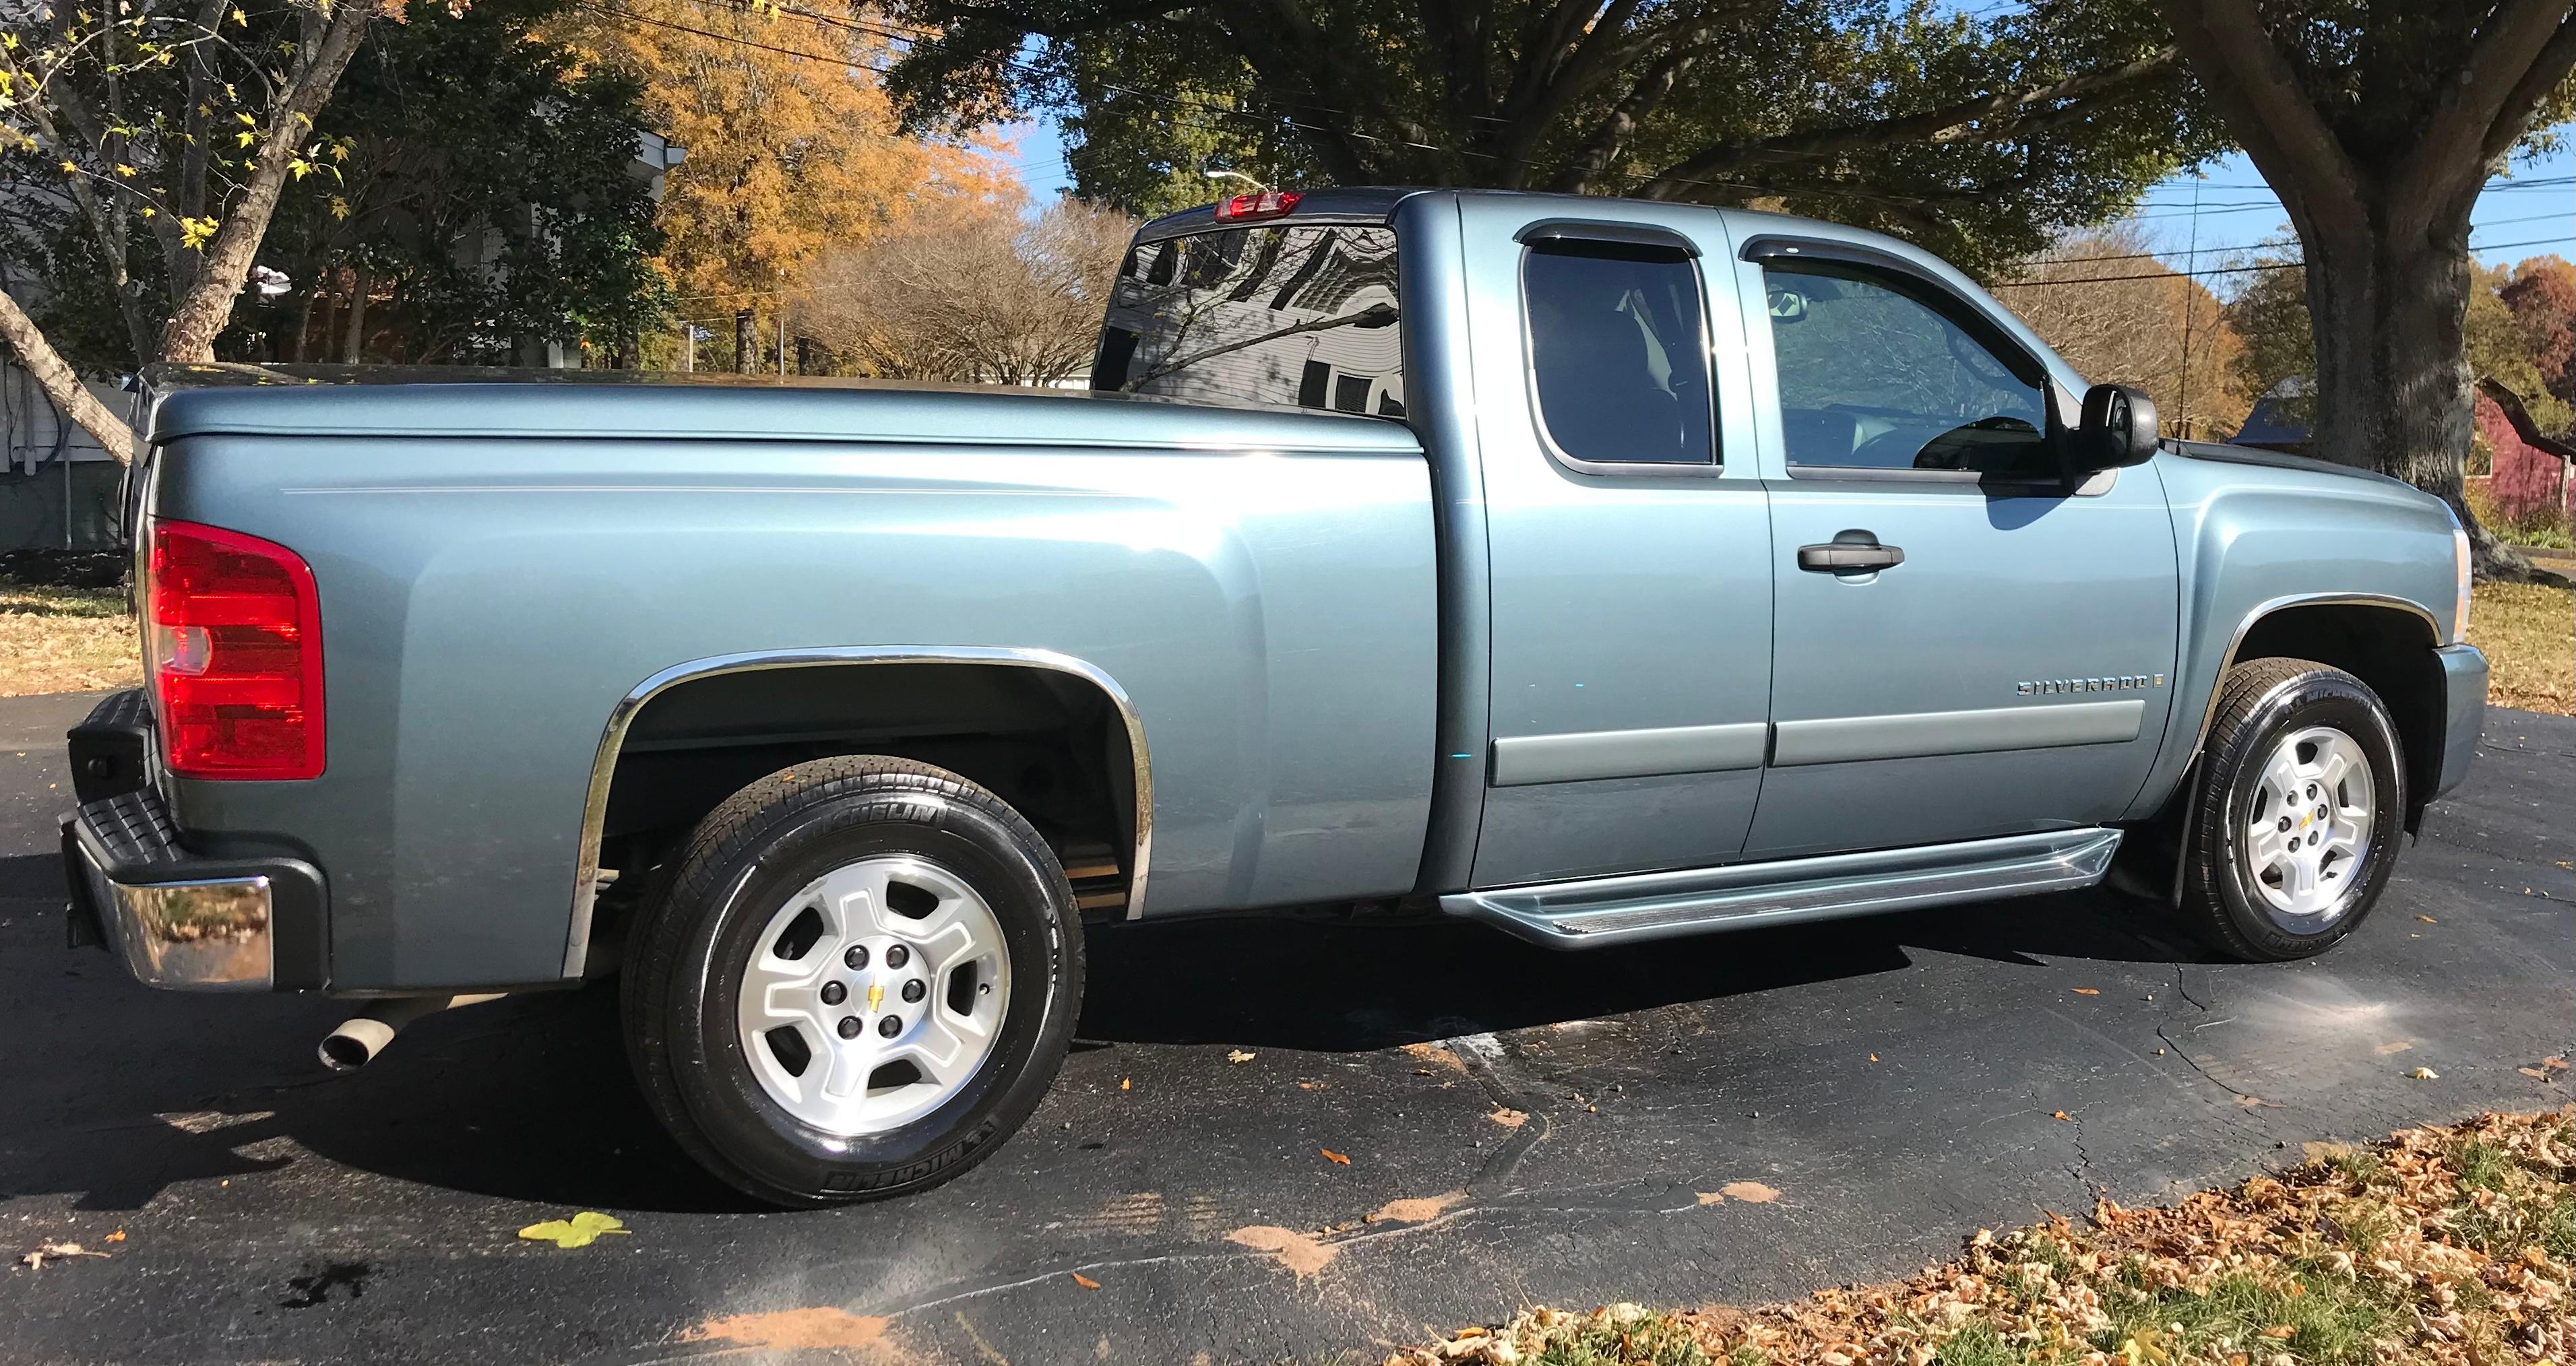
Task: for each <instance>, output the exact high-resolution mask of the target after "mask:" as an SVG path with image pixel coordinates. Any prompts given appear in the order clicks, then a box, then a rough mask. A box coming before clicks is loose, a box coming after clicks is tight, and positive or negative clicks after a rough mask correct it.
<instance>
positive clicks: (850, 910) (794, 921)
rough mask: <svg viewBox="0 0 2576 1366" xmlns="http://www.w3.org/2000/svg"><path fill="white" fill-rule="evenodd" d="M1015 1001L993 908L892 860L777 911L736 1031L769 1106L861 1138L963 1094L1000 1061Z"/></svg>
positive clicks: (809, 890) (866, 863) (968, 890)
mask: <svg viewBox="0 0 2576 1366" xmlns="http://www.w3.org/2000/svg"><path fill="white" fill-rule="evenodd" d="M1010 999H1011V959H1010V954H1009V952H1008V950H1007V949H1006V948H1005V946H1004V944H1003V942H1002V924H1001V921H1000V920H998V919H996V918H995V916H994V915H993V908H992V907H991V906H990V905H987V904H986V903H985V901H984V898H983V897H982V896H981V895H980V894H978V893H977V892H976V891H975V889H974V888H973V887H972V886H970V885H968V884H967V882H966V880H965V879H964V878H961V877H959V876H957V875H956V874H954V873H952V872H950V871H948V870H947V869H945V868H943V867H941V866H939V865H938V864H936V863H932V862H930V861H929V860H927V859H921V858H916V857H913V856H911V855H902V854H887V855H877V856H874V857H870V858H863V859H859V860H857V861H855V862H852V863H846V864H843V865H841V866H840V867H838V868H835V869H833V870H832V871H830V872H828V873H825V874H824V875H823V876H821V877H818V878H816V879H814V880H813V881H812V882H810V883H807V884H806V885H805V887H804V889H803V890H801V891H799V892H797V893H796V894H795V895H794V896H791V897H789V898H788V899H787V901H786V903H785V904H784V905H782V906H780V907H779V909H778V911H777V913H776V914H774V915H772V916H771V917H770V918H769V923H768V925H766V926H764V927H763V928H762V930H761V932H760V937H759V938H758V939H757V940H755V941H753V944H752V950H751V960H750V961H749V962H748V963H746V964H744V966H743V973H742V991H741V993H740V995H739V997H738V998H737V999H736V1001H735V1005H734V1018H735V1024H736V1027H737V1029H738V1030H739V1031H740V1033H741V1038H742V1049H743V1053H744V1055H745V1056H746V1057H748V1058H749V1059H750V1060H751V1068H752V1073H753V1075H755V1076H757V1077H758V1078H759V1079H760V1085H761V1089H762V1090H764V1091H767V1092H768V1093H769V1097H770V1099H772V1100H775V1101H777V1102H778V1103H779V1104H780V1105H782V1106H784V1107H786V1109H787V1112H788V1113H789V1114H792V1115H794V1116H795V1117H796V1118H798V1119H799V1120H802V1121H804V1122H805V1123H807V1124H810V1125H812V1126H814V1127H815V1128H817V1129H821V1130H823V1131H824V1132H826V1133H830V1134H837V1135H841V1136H843V1137H850V1138H856V1137H861V1136H863V1135H867V1134H876V1133H883V1132H885V1131H887V1130H889V1129H893V1128H897V1127H899V1126H901V1125H904V1124H908V1123H910V1122H912V1121H913V1120H916V1119H919V1118H920V1117H922V1116H923V1115H925V1114H928V1113H930V1112H931V1111H932V1110H934V1109H937V1108H938V1107H939V1106H940V1105H941V1104H942V1103H943V1102H945V1101H946V1100H948V1099H949V1098H950V1097H951V1096H954V1095H956V1094H957V1093H958V1091H959V1090H960V1089H961V1088H963V1087H964V1086H965V1085H966V1083H967V1082H968V1081H969V1080H970V1079H972V1078H973V1077H974V1075H975V1073H976V1072H977V1071H978V1070H980V1069H981V1068H982V1067H983V1065H984V1062H985V1060H986V1059H987V1058H990V1057H991V1056H992V1054H993V1045H994V1043H995V1041H996V1040H997V1039H998V1038H999V1037H1000V1035H1001V1025H1002V1017H1003V1015H1004V1013H1005V1012H1006V1011H1007V1010H1008V1008H1009V1006H1010Z"/></svg>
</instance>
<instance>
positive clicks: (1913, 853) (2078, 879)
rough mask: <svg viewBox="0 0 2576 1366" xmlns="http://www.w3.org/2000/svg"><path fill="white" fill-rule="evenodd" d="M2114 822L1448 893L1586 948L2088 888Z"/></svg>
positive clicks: (1503, 919) (1452, 904)
mask: <svg viewBox="0 0 2576 1366" xmlns="http://www.w3.org/2000/svg"><path fill="white" fill-rule="evenodd" d="M2119 847H2120V832H2119V831H2117V830H2103V829H2092V828H2087V829H2081V830H2053V831H2049V832H2047V833H2045V834H2038V835H2007V836H2005V837H2003V838H2001V839H1987V840H1969V841H1966V842H1963V843H1959V844H1934V845H1926V846H1922V847H1919V848H1913V849H1879V850H1873V851H1871V852H1869V853H1865V854H1828V855H1825V856H1823V857H1820V858H1800V859H1778V860H1774V861H1771V862H1767V863H1737V864H1730V865H1727V866H1725V867H1721V868H1683V869H1676V870H1674V871H1671V872H1663V873H1629V874H1623V875H1621V876H1618V877H1595V878H1583V879H1579V880H1576V881H1570V882H1541V883H1534V884H1531V885H1529V886H1524V887H1496V888H1490V889H1487V890H1485V891H1477V892H1453V893H1451V894H1449V895H1447V896H1444V897H1442V898H1440V909H1442V910H1444V911H1447V912H1448V913H1449V914H1451V915H1458V916H1465V917H1467V918H1468V919H1470V920H1482V921H1484V922H1486V923H1487V924H1490V925H1493V926H1495V927H1497V928H1499V929H1503V930H1508V931H1510V932H1511V933H1513V934H1516V935H1519V936H1520V937H1521V938H1523V939H1526V940H1529V941H1530V942H1532V943H1534V944H1544V945H1546V946H1548V947H1549V948H1555V949H1588V948H1594V947H1597V946H1599V945H1602V944H1624V943H1630V942H1633V941H1636V940H1640V939H1664V938H1669V937H1671V936H1674V935H1683V934H1699V933H1702V932H1705V931H1709V930H1732V929H1740V928H1743V927H1745V926H1748V925H1780V924H1787V923H1790V922H1793V921H1800V920H1825V919H1830V918H1833V917H1837V916H1848V915H1868V914H1872V913H1875V912H1879V911H1901V910H1911V909H1913V908H1915V907H1918V906H1942V905H1947V904H1949V903H1951V902H1957V901H1983V900H1988V899H1991V898H1995V897H2006V896H2026V895H2029V894H2030V893H2033V892H2059V891H2068V890H2072V889H2074V888H2078V887H2090V886H2092V885H2093V884H2094V883H2097V882H2100V881H2101V880H2102V875H2103V874H2104V873H2106V872H2108V871H2110V868H2111V855H2112V853H2113V852H2114V851H2115V850H2117V849H2118V848H2119Z"/></svg>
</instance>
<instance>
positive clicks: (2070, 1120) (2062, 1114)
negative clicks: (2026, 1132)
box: [2049, 1110, 2075, 1124]
mask: <svg viewBox="0 0 2576 1366" xmlns="http://www.w3.org/2000/svg"><path fill="white" fill-rule="evenodd" d="M2049 1118H2050V1119H2062V1120H2065V1121H2066V1122H2067V1123H2069V1124H2072V1123H2074V1122H2075V1116H2073V1115H2070V1114H2068V1113H2066V1112H2065V1111H2064V1110H2058V1111H2055V1112H2053V1113H2051V1114H2050V1115H2049Z"/></svg>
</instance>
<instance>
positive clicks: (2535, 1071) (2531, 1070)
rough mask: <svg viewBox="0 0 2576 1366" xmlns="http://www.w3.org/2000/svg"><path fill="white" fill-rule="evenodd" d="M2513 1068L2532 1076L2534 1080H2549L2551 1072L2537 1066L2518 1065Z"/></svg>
mask: <svg viewBox="0 0 2576 1366" xmlns="http://www.w3.org/2000/svg"><path fill="white" fill-rule="evenodd" d="M2513 1070H2514V1071H2516V1072H2520V1073H2521V1074H2523V1075H2524V1076H2526V1077H2529V1078H2531V1079H2532V1080H2533V1081H2547V1080H2549V1074H2548V1073H2547V1072H2545V1071H2543V1070H2541V1069H2540V1068H2537V1067H2517V1068H2515V1069H2513Z"/></svg>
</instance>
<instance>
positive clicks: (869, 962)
mask: <svg viewBox="0 0 2576 1366" xmlns="http://www.w3.org/2000/svg"><path fill="white" fill-rule="evenodd" d="M645 914H646V919H645V922H644V924H643V925H642V926H641V928H640V931H639V932H638V933H637V934H636V935H635V936H634V937H633V939H632V940H631V941H630V943H629V947H628V962H627V970H626V980H625V984H624V988H623V990H624V993H625V1002H624V1003H625V1011H626V1028H627V1037H628V1041H629V1051H630V1053H631V1055H632V1057H633V1060H634V1063H635V1069H636V1075H637V1077H638V1078H639V1080H640V1081H641V1083H642V1085H643V1088H644V1092H645V1095H646V1097H647V1099H648V1100H649V1101H650V1103H651V1104H652V1107H653V1110H654V1112H655V1114H656V1115H657V1116H658V1117H659V1118H660V1119H661V1120H662V1122H663V1124H664V1125H665V1126H666V1127H668V1128H669V1129H670V1131H671V1133H672V1135H673V1136H674V1137H675V1138H676V1139H678V1140H679V1142H680V1144H681V1146H682V1147H683V1148H685V1149H687V1150H688V1152H689V1153H690V1155H691V1156H692V1157H695V1158H696V1159H697V1160H698V1161H699V1162H700V1163H702V1164H704V1165H705V1166H706V1167H707V1169H708V1170H710V1171H712V1172H714V1173H715V1174H716V1175H717V1176H719V1177H721V1178H723V1179H724V1180H725V1181H727V1182H729V1183H731V1184H732V1185H734V1186H736V1187H738V1188H740V1189H742V1190H744V1191H747V1192H749V1193H750V1194H752V1195H755V1196H758V1197H759V1198H761V1199H764V1200H768V1201H771V1202H773V1203H777V1204H785V1205H810V1204H828V1203H836V1202H841V1201H848V1200H855V1199H865V1198H870V1197H877V1196H887V1195H896V1194H902V1193H906V1192H910V1191H914V1190H919V1189H922V1188H924V1187H927V1186H931V1185H935V1184H937V1183H938V1182H941V1181H944V1180H947V1179H948V1178H949V1177H952V1176H955V1175H957V1174H958V1173H959V1172H961V1171H964V1170H965V1169H966V1168H967V1167H968V1166H971V1165H972V1164H974V1163H975V1162H977V1161H979V1160H981V1159H982V1158H983V1157H985V1156H986V1155H988V1154H989V1153H990V1152H991V1151H992V1149H993V1148H994V1147H995V1146H997V1145H998V1144H999V1143H1000V1142H1001V1140H1002V1139H1004V1138H1006V1137H1008V1136H1009V1135H1010V1133H1011V1132H1012V1131H1013V1130H1014V1129H1016V1128H1018V1127H1019V1125H1020V1123H1021V1122H1022V1121H1023V1120H1025V1119H1026V1118H1027V1117H1028V1114H1029V1112H1030V1110H1032V1109H1034V1108H1035V1107H1036V1105H1037V1102H1038V1100H1039V1099H1040V1097H1041V1096H1042V1095H1043V1094H1044V1093H1045V1090H1046V1087H1047V1085H1048V1083H1049V1082H1050V1081H1051V1080H1052V1079H1053V1077H1054V1075H1055V1071H1056V1068H1057V1066H1058V1065H1059V1064H1060V1063H1061V1062H1062V1060H1063V1058H1064V1053H1065V1048H1066V1046H1067V1044H1068V1042H1069V1040H1070V1038H1071V1035H1072V1030H1073V1022H1074V1016H1075V1014H1076V1013H1077V1011H1078V1008H1079V1006H1080V1003H1081V996H1082V941H1081V931H1080V925H1079V921H1078V919H1077V917H1076V914H1075V911H1074V904H1073V894H1072V891H1071V889H1070V888H1069V887H1068V886H1067V885H1066V882H1065V877H1064V872H1063V869H1062V868H1061V867H1059V866H1058V865H1057V862H1056V860H1055V857H1054V855H1053V854H1052V853H1051V852H1050V851H1049V850H1048V849H1047V847H1046V845H1045V843H1044V842H1043V841H1042V840H1040V839H1039V837H1038V834H1037V832H1036V831H1035V830H1033V829H1031V828H1030V827H1029V825H1028V823H1027V822H1026V821H1025V820H1022V819H1021V818H1020V816H1019V815H1018V813H1016V812H1014V811H1013V810H1012V809H1011V808H1010V807H1009V806H1007V805H1006V804H1004V803H1003V802H1002V801H1001V799H1000V798H998V797H995V796H994V795H993V794H992V793H990V792H988V791H986V790H985V789H983V788H981V787H978V786H976V785H975V784H973V783H970V782H968V781H966V780H965V779H963V778H960V777H958V776H957V775H955V774H953V773H949V772H946V771H945V770H942V769H937V768H933V767H931V766H929V765H927V764H919V763H913V762H911V761H908V760H901V759H887V758H875V757H849V758H837V759H826V760H821V761H817V762H814V763H809V764H800V765H798V766H796V767H794V768H790V769H785V770H782V771H781V772H778V773H775V774H772V775H770V776H769V777H767V778H763V779H761V780H760V781H759V782H756V783H753V784H752V785H751V786H749V787H746V788H744V789H743V790H742V791H741V792H738V793H736V794H734V796H733V797H731V798H729V799H728V800H727V801H726V802H725V803H724V804H723V805H721V806H719V807H717V808H716V809H715V810H714V811H713V812H711V813H709V815H708V816H707V818H706V819H705V820H704V821H703V822H701V823H700V824H699V826H698V829H697V831H696V832H695V833H694V834H693V835H692V836H691V838H690V840H689V844H688V849H687V852H686V853H685V854H684V855H683V856H682V858H681V859H680V861H679V865H678V870H677V873H676V875H675V876H674V877H673V879H672V882H671V885H670V888H669V890H668V891H667V892H666V893H665V894H664V895H663V896H662V897H661V898H660V899H659V901H658V902H657V904H655V905H654V906H652V907H650V908H648V909H647V911H646V913H645Z"/></svg>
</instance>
